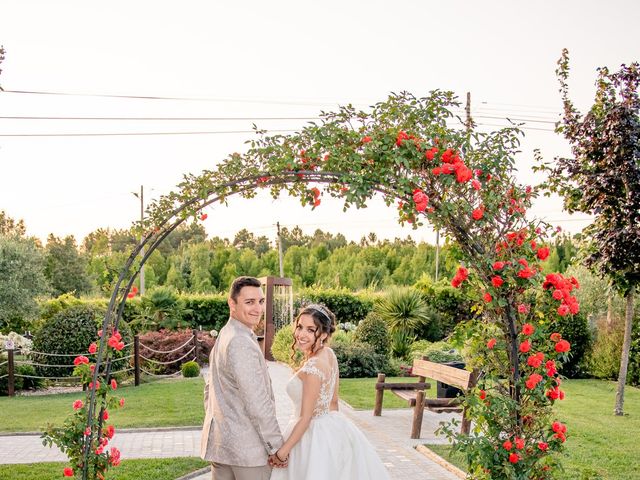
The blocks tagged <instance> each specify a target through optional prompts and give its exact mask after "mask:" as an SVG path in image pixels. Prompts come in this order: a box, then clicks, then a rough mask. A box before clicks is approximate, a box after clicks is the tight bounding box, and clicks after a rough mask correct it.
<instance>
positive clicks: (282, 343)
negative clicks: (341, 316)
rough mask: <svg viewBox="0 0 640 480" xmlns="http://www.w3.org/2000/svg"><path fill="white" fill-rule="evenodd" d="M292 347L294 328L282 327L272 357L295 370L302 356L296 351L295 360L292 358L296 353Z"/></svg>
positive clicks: (277, 333)
mask: <svg viewBox="0 0 640 480" xmlns="http://www.w3.org/2000/svg"><path fill="white" fill-rule="evenodd" d="M336 333H337V332H336ZM291 345H293V326H291V325H289V326H285V327H282V328H281V329H280V330H278V331H277V332H276V334H275V335H274V337H273V343H272V344H271V355H273V358H275V359H276V360H277V361H279V362H282V363H286V364H287V365H289V366H291V367H293V368H295V367H297V366H298V365H299V362H300V361H301V360H302V354H301V353H300V352H297V351H296V353H295V355H294V358H291V355H292V354H293V353H294V351H293V350H291Z"/></svg>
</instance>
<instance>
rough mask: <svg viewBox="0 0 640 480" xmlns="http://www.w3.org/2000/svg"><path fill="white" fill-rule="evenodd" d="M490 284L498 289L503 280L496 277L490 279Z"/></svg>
mask: <svg viewBox="0 0 640 480" xmlns="http://www.w3.org/2000/svg"><path fill="white" fill-rule="evenodd" d="M491 283H492V284H493V286H494V287H496V288H498V287H500V286H501V285H502V284H503V283H504V280H503V279H502V277H500V276H498V275H496V276H495V277H492V278H491Z"/></svg>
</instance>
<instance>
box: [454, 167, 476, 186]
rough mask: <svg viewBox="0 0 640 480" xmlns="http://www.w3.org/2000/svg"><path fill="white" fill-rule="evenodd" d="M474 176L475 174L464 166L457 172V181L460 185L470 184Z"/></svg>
mask: <svg viewBox="0 0 640 480" xmlns="http://www.w3.org/2000/svg"><path fill="white" fill-rule="evenodd" d="M472 176H473V172H472V171H471V170H470V169H469V168H468V167H466V166H464V165H463V166H461V167H460V168H458V170H457V171H456V181H457V182H458V183H465V182H468V181H469V180H471V177H472Z"/></svg>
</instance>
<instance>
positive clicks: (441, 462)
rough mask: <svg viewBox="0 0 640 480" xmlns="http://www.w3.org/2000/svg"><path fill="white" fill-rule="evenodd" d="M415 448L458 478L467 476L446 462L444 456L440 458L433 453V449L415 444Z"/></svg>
mask: <svg viewBox="0 0 640 480" xmlns="http://www.w3.org/2000/svg"><path fill="white" fill-rule="evenodd" d="M416 450H417V451H418V452H420V453H421V454H422V455H424V456H425V457H427V458H428V459H429V460H431V461H433V462H435V463H437V464H438V465H440V466H441V467H442V468H444V469H446V470H448V471H450V472H451V473H453V474H454V475H455V476H457V477H458V478H461V479H464V478H467V474H466V473H465V472H463V471H462V470H460V469H459V468H458V467H456V466H455V465H453V464H452V463H449V462H447V461H446V460H445V459H444V458H442V457H441V456H440V455H438V454H437V453H435V452H434V451H433V450H431V449H429V448H428V447H427V446H426V445H416Z"/></svg>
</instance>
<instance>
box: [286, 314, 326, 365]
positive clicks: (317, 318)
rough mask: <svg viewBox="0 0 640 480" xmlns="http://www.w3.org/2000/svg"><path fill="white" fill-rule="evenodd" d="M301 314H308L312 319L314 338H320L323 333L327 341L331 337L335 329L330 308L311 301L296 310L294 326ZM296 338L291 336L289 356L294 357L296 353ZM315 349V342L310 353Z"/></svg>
mask: <svg viewBox="0 0 640 480" xmlns="http://www.w3.org/2000/svg"><path fill="white" fill-rule="evenodd" d="M302 315H309V316H310V317H311V318H312V319H313V323H314V324H315V325H316V328H317V330H316V340H317V339H318V338H320V336H321V335H322V334H323V333H326V334H327V341H328V340H329V339H330V338H331V335H332V334H333V332H335V331H336V316H335V315H334V314H333V312H332V311H331V310H329V309H328V308H327V307H326V306H324V305H321V304H319V303H311V304H309V305H306V306H305V307H302V308H301V309H300V311H299V312H298V316H297V317H296V321H295V322H294V323H293V326H294V328H295V327H296V326H297V325H298V322H299V321H300V317H301V316H302ZM295 345H296V339H295V336H294V338H293V343H292V344H291V351H292V352H293V353H292V355H291V358H292V359H294V358H295V355H296V349H295ZM314 351H315V343H314V345H313V347H312V348H311V353H313V352H314Z"/></svg>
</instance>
